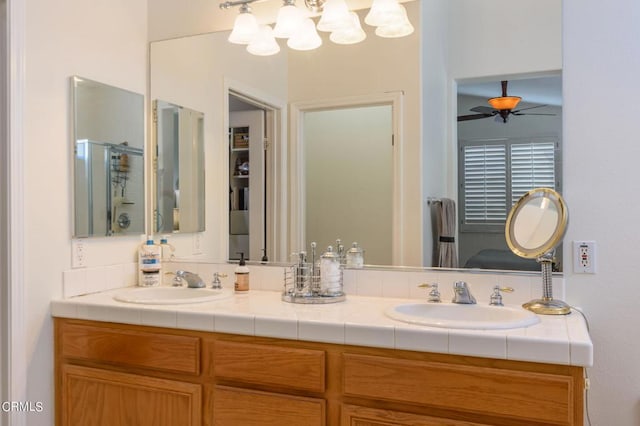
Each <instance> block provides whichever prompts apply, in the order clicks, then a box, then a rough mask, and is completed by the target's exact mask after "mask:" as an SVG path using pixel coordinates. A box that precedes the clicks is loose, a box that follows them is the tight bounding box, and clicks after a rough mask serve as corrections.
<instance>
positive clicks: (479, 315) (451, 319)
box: [386, 303, 540, 330]
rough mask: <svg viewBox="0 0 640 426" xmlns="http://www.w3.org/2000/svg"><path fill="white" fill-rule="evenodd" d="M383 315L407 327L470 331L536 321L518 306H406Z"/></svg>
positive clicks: (535, 318) (450, 304) (426, 304)
mask: <svg viewBox="0 0 640 426" xmlns="http://www.w3.org/2000/svg"><path fill="white" fill-rule="evenodd" d="M386 314H387V316H389V317H391V318H393V319H395V320H398V321H403V322H407V323H411V324H420V325H428V326H431V327H445V328H465V329H474V330H497V329H508V328H520V327H528V326H530V325H533V324H536V323H538V322H540V319H539V318H538V316H537V315H536V314H534V313H533V312H530V311H527V310H526V309H523V308H520V307H510V306H490V305H463V304H457V303H406V304H402V305H396V306H393V307H391V308H389V309H387V311H386Z"/></svg>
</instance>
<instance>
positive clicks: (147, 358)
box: [58, 322, 200, 375]
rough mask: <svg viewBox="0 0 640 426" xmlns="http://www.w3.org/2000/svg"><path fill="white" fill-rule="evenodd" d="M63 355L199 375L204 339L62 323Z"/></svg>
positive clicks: (61, 342)
mask: <svg viewBox="0 0 640 426" xmlns="http://www.w3.org/2000/svg"><path fill="white" fill-rule="evenodd" d="M59 332H60V333H59V334H58V338H59V339H60V344H61V351H62V356H63V357H65V358H79V359H86V360H91V361H97V362H107V363H111V364H118V365H126V366H131V367H142V368H149V369H153V370H159V371H167V372H177V373H186V374H193V375H197V374H199V373H200V338H198V337H192V336H177V335H172V334H162V333H152V332H145V331H136V330H130V329H125V328H109V327H94V326H89V325H80V324H72V323H66V322H65V323H62V324H61V327H60V330H59Z"/></svg>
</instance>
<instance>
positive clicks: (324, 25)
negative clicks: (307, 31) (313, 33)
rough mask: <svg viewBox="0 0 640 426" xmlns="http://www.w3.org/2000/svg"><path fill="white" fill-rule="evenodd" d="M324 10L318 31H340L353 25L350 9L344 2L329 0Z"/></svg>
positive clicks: (341, 0)
mask: <svg viewBox="0 0 640 426" xmlns="http://www.w3.org/2000/svg"><path fill="white" fill-rule="evenodd" d="M322 9H323V10H322V16H320V21H318V31H328V32H333V31H340V30H343V29H346V28H349V27H351V25H352V24H353V21H352V18H351V15H350V13H349V7H348V6H347V3H346V2H345V1H344V0H327V1H326V2H325V3H324V5H323V6H322Z"/></svg>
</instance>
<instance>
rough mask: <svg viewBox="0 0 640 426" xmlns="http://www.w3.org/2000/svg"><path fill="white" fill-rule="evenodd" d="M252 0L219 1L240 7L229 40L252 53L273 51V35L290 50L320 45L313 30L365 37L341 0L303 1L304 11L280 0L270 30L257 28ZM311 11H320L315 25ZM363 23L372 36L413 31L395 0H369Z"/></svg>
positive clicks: (340, 38) (349, 40)
mask: <svg viewBox="0 0 640 426" xmlns="http://www.w3.org/2000/svg"><path fill="white" fill-rule="evenodd" d="M255 1H259V0H235V1H226V2H224V3H220V8H221V9H229V8H231V7H234V6H240V14H239V15H238V16H237V17H236V20H235V22H234V25H233V30H232V31H231V35H230V36H229V41H230V42H231V43H239V44H246V45H251V48H249V47H247V50H248V51H249V52H250V53H252V54H257V55H273V54H275V53H277V52H278V51H279V48H278V49H276V48H275V46H274V43H275V44H277V42H276V41H275V39H274V38H273V37H277V38H283V39H287V46H289V48H291V49H295V50H312V49H316V48H318V47H320V46H321V45H322V39H321V38H320V36H319V35H318V33H317V31H316V30H318V31H326V32H330V33H331V35H330V36H329V39H330V40H331V41H332V42H334V43H337V44H354V43H359V42H361V41H363V40H364V39H365V38H366V37H367V36H366V33H365V32H364V31H363V30H362V26H361V25H360V19H359V17H358V15H357V14H356V13H355V12H352V11H350V10H349V7H348V6H347V3H346V2H345V0H304V4H305V7H306V10H305V8H298V7H297V6H296V4H295V0H283V4H282V7H281V8H280V10H279V11H278V17H277V20H276V23H275V27H274V28H273V30H272V31H270V30H266V29H264V28H263V29H262V30H259V26H258V24H257V20H256V18H255V16H253V15H252V14H251V8H250V7H249V4H250V3H253V2H255ZM307 10H308V11H310V12H308V11H307ZM311 13H315V14H317V13H321V15H320V19H319V20H318V24H317V25H316V24H315V23H314V22H313V20H311V18H310V17H309V16H311ZM365 23H366V24H367V25H370V26H375V27H376V30H375V33H376V35H378V36H379V37H385V38H392V37H405V36H407V35H409V34H411V33H413V31H414V28H413V26H412V25H411V22H409V19H408V18H407V11H406V9H405V7H404V6H402V5H401V4H400V3H399V0H373V4H372V6H371V9H370V10H369V12H368V14H367V15H366V18H365ZM254 38H255V40H254ZM258 46H262V47H260V48H258ZM265 46H269V47H268V48H267V47H265Z"/></svg>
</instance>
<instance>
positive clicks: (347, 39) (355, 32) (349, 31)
mask: <svg viewBox="0 0 640 426" xmlns="http://www.w3.org/2000/svg"><path fill="white" fill-rule="evenodd" d="M350 15H351V19H352V22H353V24H352V25H351V27H349V28H346V29H343V30H339V31H334V32H332V33H331V35H330V36H329V40H331V41H332V42H334V43H336V44H356V43H360V42H361V41H362V40H364V39H365V38H367V33H365V32H364V30H363V29H362V26H361V25H360V18H359V17H358V14H357V13H355V12H350Z"/></svg>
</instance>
